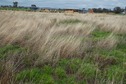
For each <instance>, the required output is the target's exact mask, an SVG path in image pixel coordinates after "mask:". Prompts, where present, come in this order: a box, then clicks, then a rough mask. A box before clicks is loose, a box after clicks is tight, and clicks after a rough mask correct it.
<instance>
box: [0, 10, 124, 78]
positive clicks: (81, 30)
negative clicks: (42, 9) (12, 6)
mask: <svg viewBox="0 0 126 84" xmlns="http://www.w3.org/2000/svg"><path fill="white" fill-rule="evenodd" d="M125 22H126V16H120V15H107V14H72V15H67V14H63V13H55V14H54V13H53V14H52V13H39V12H14V11H0V42H1V44H0V45H1V46H4V45H7V44H14V45H15V44H18V45H20V46H22V47H26V48H28V49H29V53H30V54H35V53H36V54H38V55H39V56H38V58H37V59H36V60H35V62H34V64H33V65H35V66H38V65H42V64H43V63H45V62H51V63H55V62H57V61H58V60H59V59H60V58H72V57H81V58H84V57H85V56H87V54H89V53H87V52H88V51H90V50H91V49H92V48H93V47H96V46H97V47H100V48H106V49H111V48H113V47H115V46H116V45H117V43H118V39H117V38H115V36H114V35H113V34H111V35H110V36H108V37H107V38H105V39H102V40H100V41H98V42H94V41H93V40H92V36H91V33H92V32H93V31H95V30H96V29H97V28H98V29H101V30H103V31H107V32H112V33H114V34H122V33H126V24H125ZM12 62H13V61H11V60H9V61H7V62H6V64H5V65H7V66H10V67H8V68H9V69H8V68H6V69H7V70H11V71H8V72H12V71H13V69H12V67H13V66H14V64H13V63H12ZM8 64H11V65H8ZM3 78H5V79H6V77H3Z"/></svg>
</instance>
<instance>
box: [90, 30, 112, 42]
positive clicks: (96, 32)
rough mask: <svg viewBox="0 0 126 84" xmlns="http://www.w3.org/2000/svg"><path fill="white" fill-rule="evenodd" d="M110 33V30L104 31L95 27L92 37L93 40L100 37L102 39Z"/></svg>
mask: <svg viewBox="0 0 126 84" xmlns="http://www.w3.org/2000/svg"><path fill="white" fill-rule="evenodd" d="M110 34H111V32H106V31H103V30H100V29H95V30H94V31H93V32H92V38H93V39H94V40H100V39H104V38H106V37H108V36H109V35H110Z"/></svg>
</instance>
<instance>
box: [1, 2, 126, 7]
mask: <svg viewBox="0 0 126 84" xmlns="http://www.w3.org/2000/svg"><path fill="white" fill-rule="evenodd" d="M13 1H18V2H19V6H31V4H36V5H37V6H38V7H51V8H94V7H95V8H99V7H101V8H114V7H115V6H120V7H122V8H124V7H125V6H126V0H0V5H12V4H13V3H12V2H13Z"/></svg>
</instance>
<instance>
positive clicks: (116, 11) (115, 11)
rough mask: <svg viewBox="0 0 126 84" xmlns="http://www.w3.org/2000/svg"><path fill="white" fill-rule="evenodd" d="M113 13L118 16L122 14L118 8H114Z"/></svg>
mask: <svg viewBox="0 0 126 84" xmlns="http://www.w3.org/2000/svg"><path fill="white" fill-rule="evenodd" d="M113 11H114V13H116V14H119V13H121V12H122V9H121V8H120V7H115V8H114V10H113Z"/></svg>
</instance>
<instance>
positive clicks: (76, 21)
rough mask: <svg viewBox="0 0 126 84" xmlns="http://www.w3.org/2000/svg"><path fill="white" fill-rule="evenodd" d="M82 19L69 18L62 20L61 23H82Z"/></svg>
mask: <svg viewBox="0 0 126 84" xmlns="http://www.w3.org/2000/svg"><path fill="white" fill-rule="evenodd" d="M81 22H82V21H80V20H78V19H67V20H63V21H60V22H59V24H77V23H81Z"/></svg>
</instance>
